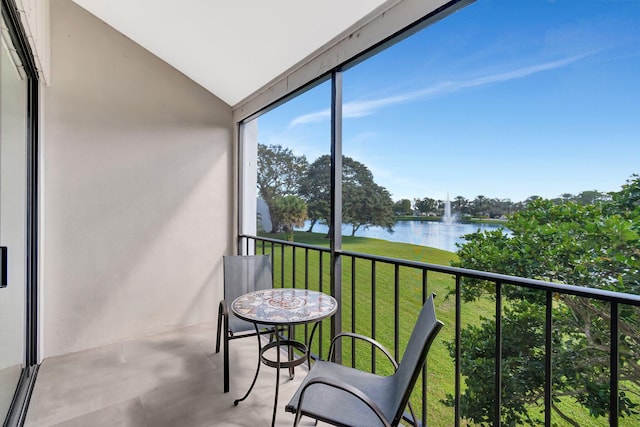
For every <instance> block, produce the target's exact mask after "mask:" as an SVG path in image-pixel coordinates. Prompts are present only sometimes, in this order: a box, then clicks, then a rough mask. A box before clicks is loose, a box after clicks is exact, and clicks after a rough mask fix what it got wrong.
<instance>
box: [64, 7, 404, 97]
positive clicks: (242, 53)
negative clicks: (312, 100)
mask: <svg viewBox="0 0 640 427" xmlns="http://www.w3.org/2000/svg"><path fill="white" fill-rule="evenodd" d="M74 1H75V2H76V3H77V4H78V5H80V6H81V7H83V8H85V9H86V10H87V11H89V12H90V13H92V14H93V15H95V16H96V17H98V18H99V19H101V20H103V21H104V22H106V23H107V24H108V25H110V26H112V27H113V28H115V29H116V30H117V31H119V32H121V33H122V34H124V35H125V36H127V37H129V38H130V39H132V40H133V41H135V42H136V43H138V44H140V45H141V46H142V47H144V48H145V49H147V50H149V51H150V52H152V53H153V54H155V55H156V56H158V57H159V58H161V59H163V60H164V61H166V62H167V63H169V64H170V65H172V66H173V67H175V68H176V69H178V70H179V71H181V72H182V73H184V74H185V75H186V76H188V77H189V78H191V79H192V80H194V81H195V82H197V83H199V84H200V85H201V86H203V87H204V88H206V89H207V90H209V91H210V92H211V93H213V94H215V95H216V96H218V97H219V98H220V99H222V100H223V101H225V102H226V103H228V104H229V105H231V106H235V105H237V104H238V103H240V102H241V101H242V100H244V99H245V98H247V97H248V96H249V95H251V94H253V93H254V92H255V91H257V90H258V89H260V88H262V87H264V86H265V85H266V84H268V83H269V82H270V81H272V80H274V79H275V78H277V77H278V76H280V75H281V74H282V73H284V72H285V71H287V70H288V69H290V68H291V67H293V66H294V65H296V64H298V63H299V62H300V61H302V60H303V59H305V58H306V57H308V56H309V55H310V54H312V53H313V52H314V51H316V50H318V49H320V48H321V47H322V46H324V45H326V44H327V43H329V42H331V41H332V40H333V39H335V38H336V37H338V36H340V35H341V34H343V33H345V31H347V30H348V29H349V28H350V27H352V26H353V25H354V24H356V23H358V22H359V21H361V20H363V19H367V16H369V15H371V14H373V13H375V11H376V9H378V8H379V7H381V6H382V5H384V4H385V3H397V0H347V1H345V0H321V1H318V0H316V1H305V0H269V1H268V0H160V1H159V0H108V1H107V0H74Z"/></svg>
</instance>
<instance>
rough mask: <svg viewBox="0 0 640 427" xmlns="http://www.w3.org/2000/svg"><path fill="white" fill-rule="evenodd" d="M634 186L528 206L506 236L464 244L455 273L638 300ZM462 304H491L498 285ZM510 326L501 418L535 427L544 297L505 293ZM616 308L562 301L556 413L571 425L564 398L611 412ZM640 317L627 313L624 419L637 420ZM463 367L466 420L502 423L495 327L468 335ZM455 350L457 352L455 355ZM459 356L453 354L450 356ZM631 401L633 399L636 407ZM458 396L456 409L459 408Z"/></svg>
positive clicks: (638, 206) (470, 293) (639, 216)
mask: <svg viewBox="0 0 640 427" xmlns="http://www.w3.org/2000/svg"><path fill="white" fill-rule="evenodd" d="M632 178H633V179H631V180H629V181H627V184H626V185H624V186H623V189H622V191H620V192H617V193H612V194H611V198H610V200H607V201H601V202H599V203H595V204H590V205H581V204H578V203H576V202H573V201H567V202H565V203H562V204H555V203H553V202H552V201H549V200H543V199H534V200H529V202H528V205H527V207H526V209H524V210H522V211H520V212H517V213H515V214H513V216H512V217H511V218H510V219H509V220H508V222H507V224H506V227H508V228H509V229H510V230H511V231H512V234H511V236H506V235H504V233H502V232H501V231H493V232H478V233H474V234H469V235H466V236H465V239H466V243H465V244H463V245H460V250H459V252H458V256H459V261H458V262H454V263H453V265H454V266H457V267H464V268H470V269H476V270H484V271H490V272H496V273H503V274H510V275H514V276H521V277H531V278H537V279H542V280H547V281H552V282H558V283H567V284H573V285H578V286H585V287H595V288H599V289H607V290H614V291H622V292H628V293H634V294H637V293H640V273H639V272H640V234H639V232H640V226H639V225H638V224H640V179H639V178H638V176H637V175H634V176H633V177H632ZM465 283H466V284H468V285H470V286H465V287H464V290H463V294H462V297H463V299H464V300H465V301H471V300H475V299H478V298H481V297H483V296H487V295H488V296H489V297H492V295H493V294H494V292H495V288H494V285H493V284H487V283H483V282H473V281H471V282H465ZM503 292H504V293H503V295H504V298H505V310H504V313H503V315H502V317H503V321H504V324H503V348H502V351H503V372H502V378H503V395H502V417H503V420H502V421H503V422H504V423H505V424H507V425H516V424H518V425H519V424H535V423H537V422H538V420H537V419H532V417H531V414H532V413H533V411H538V409H536V408H535V406H537V405H540V404H541V402H542V399H543V397H544V316H545V304H544V301H545V295H544V293H543V292H540V291H533V290H525V289H522V288H518V287H511V286H505V287H504V289H503ZM609 313H610V312H609V307H608V304H606V303H600V302H597V301H590V300H587V299H585V298H577V297H572V296H566V295H565V296H559V297H558V298H557V299H556V301H555V302H554V305H553V326H554V327H553V331H552V339H553V349H554V355H553V361H552V363H553V366H552V373H553V400H552V406H553V409H554V410H555V411H556V413H557V414H559V416H560V417H562V418H563V419H564V420H565V421H567V422H568V423H570V424H573V425H576V424H575V421H574V420H572V419H571V417H570V415H569V414H567V413H564V412H563V411H562V410H561V409H560V408H559V407H558V405H557V403H558V399H560V398H562V397H564V398H565V399H573V400H574V401H575V402H576V403H577V404H579V405H582V406H584V407H586V408H587V409H588V410H589V413H590V414H591V415H592V416H593V417H596V418H597V417H600V416H605V415H606V414H608V412H609V394H608V390H609V375H610V373H609V362H608V360H609V346H608V344H607V343H608V342H609V339H608V334H609V321H610V319H609V316H610V314H609ZM639 327H640V313H639V311H638V310H634V309H632V308H629V307H624V308H621V309H620V340H619V351H620V368H619V369H620V374H619V375H620V377H619V378H620V390H619V403H620V404H619V407H620V412H619V414H620V415H621V416H628V415H632V414H638V392H637V390H639V389H640V365H639V364H638V354H640V337H639V334H638V330H639ZM462 342H463V343H464V346H463V350H462V356H461V362H462V375H463V376H464V377H465V381H466V388H465V391H464V394H463V395H462V396H461V404H462V415H463V417H465V418H467V419H469V420H471V421H473V422H475V423H478V424H481V425H485V424H486V425H490V424H493V423H494V421H495V420H494V419H493V417H494V414H493V404H494V398H493V384H494V375H495V373H494V365H493V357H494V352H495V350H494V342H495V321H494V320H492V319H483V320H482V321H481V322H480V323H479V324H477V325H473V326H468V327H465V328H464V329H463V331H462ZM452 350H453V349H452ZM452 355H453V353H452ZM630 396H631V397H635V401H633V400H632V399H631V398H630ZM451 399H452V397H451V396H450V398H449V403H452V400H451Z"/></svg>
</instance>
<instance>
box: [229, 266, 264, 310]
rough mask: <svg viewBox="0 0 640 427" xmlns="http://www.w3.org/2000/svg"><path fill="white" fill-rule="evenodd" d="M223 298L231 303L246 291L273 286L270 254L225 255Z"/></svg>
mask: <svg viewBox="0 0 640 427" xmlns="http://www.w3.org/2000/svg"><path fill="white" fill-rule="evenodd" d="M223 265H224V299H225V300H226V301H227V303H228V304H231V302H233V300H234V299H236V298H237V297H239V296H240V295H243V294H246V293H247V292H252V291H258V290H262V289H271V288H272V287H273V277H272V275H271V255H247V256H241V255H225V256H224V257H223Z"/></svg>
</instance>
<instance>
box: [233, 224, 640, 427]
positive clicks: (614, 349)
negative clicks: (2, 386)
mask: <svg viewBox="0 0 640 427" xmlns="http://www.w3.org/2000/svg"><path fill="white" fill-rule="evenodd" d="M239 247H240V248H243V249H242V252H243V253H244V254H246V253H258V254H260V253H269V254H271V255H272V262H273V267H274V268H273V272H274V286H276V287H296V288H301V287H303V288H305V289H315V290H320V291H325V292H328V291H329V289H330V280H331V275H330V265H331V264H330V263H331V262H335V260H336V259H338V258H340V259H341V261H342V266H343V271H342V276H341V277H342V282H343V285H342V287H341V288H342V290H343V292H342V295H333V296H334V297H335V298H336V299H337V300H338V303H339V311H338V312H337V314H336V316H341V318H342V321H343V323H342V324H343V328H344V329H349V330H350V331H352V332H360V333H364V334H366V335H368V336H370V337H372V338H374V339H376V340H378V341H381V342H382V343H383V344H384V345H385V346H388V348H390V349H392V354H393V355H394V357H395V358H396V360H400V359H401V355H402V349H403V347H404V345H406V342H405V338H404V337H405V334H404V331H407V330H408V331H409V332H410V331H411V328H412V325H413V323H414V321H415V318H416V315H417V312H416V311H415V310H413V309H407V308H406V307H417V308H418V309H419V307H420V306H421V303H424V301H426V299H427V297H428V296H429V295H430V294H431V292H432V290H431V288H430V286H429V285H430V281H431V280H439V281H442V280H448V281H450V283H451V286H450V288H451V289H452V290H453V292H452V297H453V299H454V304H455V312H454V316H453V318H452V319H450V322H451V321H453V323H454V325H446V326H445V327H447V326H448V327H454V330H455V332H454V344H453V345H454V351H453V352H454V358H453V375H454V378H453V381H454V383H455V385H454V389H455V391H454V399H453V413H452V414H451V415H452V417H453V418H454V419H453V420H452V422H451V423H450V424H452V425H455V426H459V425H460V424H461V422H462V416H461V407H460V400H461V399H460V396H461V392H462V389H463V376H462V374H461V331H462V316H463V314H464V306H463V302H462V298H461V295H462V286H463V283H464V280H466V279H477V280H482V281H486V282H491V283H493V284H494V285H495V311H494V312H492V313H491V315H492V316H495V331H496V332H495V337H496V338H495V349H494V351H495V377H494V381H495V387H494V401H495V404H494V408H493V411H494V417H493V419H494V420H495V421H494V425H500V419H501V406H502V405H501V403H502V401H501V399H502V392H501V390H502V381H503V379H502V370H503V369H502V368H503V367H502V331H503V325H502V323H503V318H502V313H503V301H502V300H503V298H502V292H503V289H504V287H505V286H509V285H511V286H517V287H520V288H527V289H535V290H539V291H541V292H544V294H545V304H546V307H545V308H546V309H545V319H544V323H545V326H544V330H545V344H544V348H545V356H544V366H545V380H544V399H543V400H544V424H545V425H546V426H551V425H552V418H551V412H552V396H553V394H552V381H553V378H552V372H551V371H552V369H551V367H552V353H553V351H552V326H553V316H552V306H553V304H554V301H555V299H554V295H555V296H557V295H563V296H566V295H571V296H575V297H582V298H588V299H590V300H597V301H605V302H608V303H609V304H610V318H611V321H610V322H611V323H610V344H609V367H608V368H609V371H610V385H609V387H610V388H609V396H610V398H609V405H610V410H609V420H608V424H609V425H610V426H618V421H619V420H618V407H619V401H618V390H619V357H620V355H619V348H618V334H619V327H620V324H619V322H620V320H619V311H620V306H621V305H628V306H635V307H640V296H639V295H631V294H624V293H618V292H610V291H605V290H600V289H591V288H585V287H578V286H572V285H565V284H558V283H550V282H545V281H541V280H535V279H528V278H521V277H514V276H507V275H503V274H495V273H490V272H484V271H477V270H468V269H463V268H456V267H450V266H444V265H438V264H429V263H424V262H416V261H411V260H403V259H396V258H391V257H383V256H375V255H368V254H363V253H357V252H349V251H343V250H339V251H334V252H333V253H332V252H331V251H330V249H329V248H328V247H321V246H312V245H305V244H300V243H294V242H286V241H282V240H276V239H270V238H266V237H257V236H247V235H241V236H239ZM441 298H442V300H445V299H446V296H443V297H441ZM389 299H391V301H389ZM439 299H440V298H439ZM416 300H417V301H416ZM407 301H409V302H410V303H407ZM411 301H413V302H412V303H411ZM447 301H450V300H448V299H447ZM417 302H419V303H420V304H417ZM390 313H391V320H389V314H390ZM325 322H326V321H325ZM445 323H446V322H445ZM390 328H391V329H392V330H389V329H390ZM304 334H305V335H304V336H305V340H307V339H308V329H307V328H306V327H305V328H304ZM329 335H330V330H329V328H326V327H325V328H323V325H320V327H319V331H318V335H317V337H318V339H317V340H315V342H314V343H313V346H312V352H313V353H314V358H315V357H321V356H322V355H324V352H323V351H324V350H325V348H328V347H327V343H328V342H329V340H330V336H329ZM359 352H363V353H365V356H366V357H363V359H364V360H370V361H371V362H370V366H362V365H363V362H362V361H361V360H360V359H358V354H360V353H359ZM341 353H342V355H344V356H345V357H344V358H343V359H342V363H351V365H352V366H358V367H359V368H361V369H370V370H371V371H372V372H379V373H384V372H385V370H386V371H388V369H390V368H389V367H385V365H384V363H383V362H384V360H378V359H377V358H376V354H375V351H374V350H373V349H366V348H365V349H359V348H356V347H355V345H354V344H351V346H349V345H347V346H346V348H344V349H343V350H342V351H341ZM380 359H382V358H380ZM347 361H348V362H347ZM367 363H368V362H367ZM380 371H382V372H380ZM427 373H428V367H425V368H424V369H423V372H422V375H421V381H419V383H418V384H417V386H416V391H414V395H415V398H412V402H413V404H414V409H416V412H417V413H419V414H420V420H419V421H418V424H421V425H427V412H428V411H427V405H428V399H427V398H428V394H427V382H428V375H427ZM416 401H417V402H416ZM416 403H417V404H416ZM409 421H410V420H409Z"/></svg>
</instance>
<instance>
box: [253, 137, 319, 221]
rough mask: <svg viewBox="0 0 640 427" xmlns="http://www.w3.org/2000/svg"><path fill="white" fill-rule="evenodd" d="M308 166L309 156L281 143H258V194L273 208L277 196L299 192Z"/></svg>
mask: <svg viewBox="0 0 640 427" xmlns="http://www.w3.org/2000/svg"><path fill="white" fill-rule="evenodd" d="M307 167H308V162H307V158H306V157H305V156H304V155H303V156H296V155H295V154H293V151H292V150H291V149H290V148H286V147H282V146H281V145H270V146H266V145H263V144H258V179H257V186H258V194H259V195H260V197H262V199H263V200H264V201H265V202H266V203H267V205H268V206H269V210H270V211H271V210H272V209H273V200H274V199H275V198H276V197H282V196H288V195H296V194H298V188H299V181H300V178H301V177H302V175H303V174H304V173H305V171H306V169H307Z"/></svg>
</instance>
